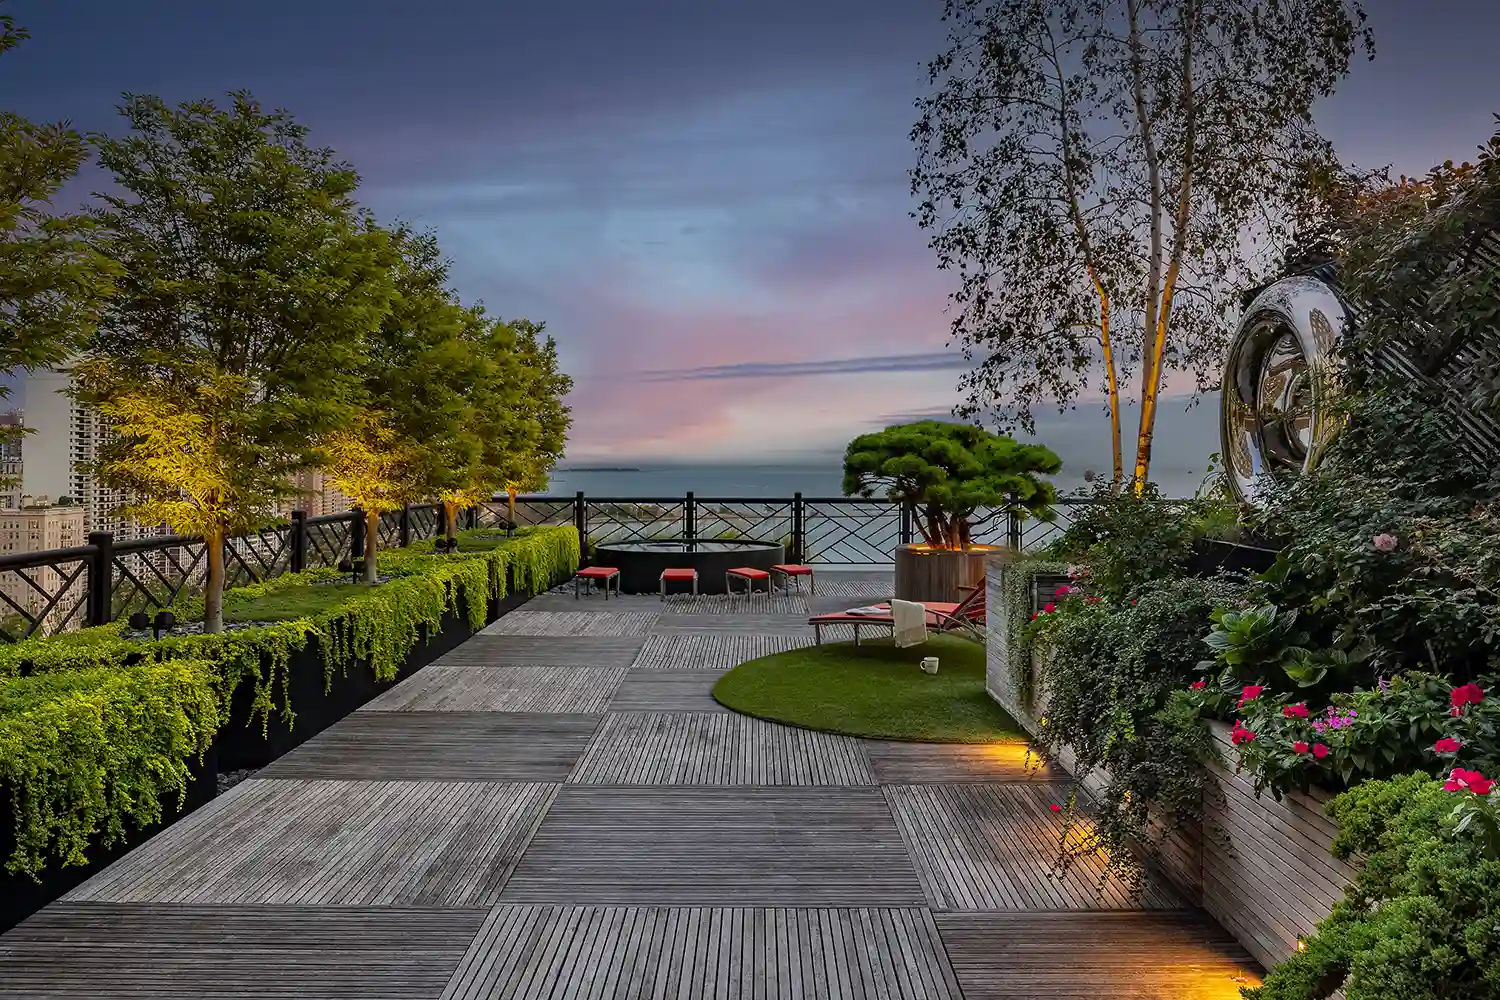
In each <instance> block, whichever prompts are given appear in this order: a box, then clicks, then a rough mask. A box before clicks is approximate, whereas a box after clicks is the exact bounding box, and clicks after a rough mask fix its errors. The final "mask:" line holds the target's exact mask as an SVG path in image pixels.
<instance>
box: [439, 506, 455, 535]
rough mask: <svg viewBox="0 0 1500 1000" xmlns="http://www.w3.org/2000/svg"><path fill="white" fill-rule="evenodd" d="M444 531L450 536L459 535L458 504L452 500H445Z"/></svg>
mask: <svg viewBox="0 0 1500 1000" xmlns="http://www.w3.org/2000/svg"><path fill="white" fill-rule="evenodd" d="M443 532H444V534H445V535H447V537H449V538H453V537H455V536H457V535H458V504H456V503H454V502H453V501H452V500H444V501H443Z"/></svg>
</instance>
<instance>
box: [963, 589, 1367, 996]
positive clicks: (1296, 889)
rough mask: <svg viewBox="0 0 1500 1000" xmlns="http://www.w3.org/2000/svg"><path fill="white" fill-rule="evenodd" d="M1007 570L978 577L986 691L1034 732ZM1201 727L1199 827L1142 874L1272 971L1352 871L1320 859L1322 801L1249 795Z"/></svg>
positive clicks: (1087, 780) (1097, 783) (1163, 849)
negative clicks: (1203, 781) (983, 604)
mask: <svg viewBox="0 0 1500 1000" xmlns="http://www.w3.org/2000/svg"><path fill="white" fill-rule="evenodd" d="M1006 571H1007V564H1006V562H1005V561H1003V560H992V561H991V563H990V565H989V570H988V574H987V579H986V587H987V595H988V606H989V608H990V609H991V610H990V617H989V633H988V641H987V650H988V662H987V669H986V679H985V686H986V689H987V690H988V691H989V694H990V697H991V698H993V699H994V700H995V701H996V702H997V703H998V704H999V705H1000V707H1001V708H1003V709H1005V710H1006V711H1007V712H1008V713H1009V714H1010V715H1011V716H1013V717H1014V718H1015V719H1016V720H1017V722H1019V723H1020V724H1021V726H1023V727H1024V728H1025V729H1026V730H1028V731H1029V732H1031V733H1033V734H1035V733H1036V731H1037V728H1038V721H1037V720H1038V719H1039V718H1040V717H1041V716H1042V715H1043V714H1044V713H1045V712H1046V695H1045V692H1044V691H1043V690H1041V689H1040V686H1039V684H1038V681H1037V679H1038V676H1039V674H1040V673H1041V672H1042V670H1041V665H1040V664H1036V665H1034V666H1033V669H1032V670H1031V671H1030V675H1029V677H1028V678H1026V679H1025V683H1021V682H1020V681H1018V679H1017V671H1016V670H1015V669H1013V664H1012V659H1011V651H1010V635H1011V632H1010V623H1009V621H1008V608H1009V599H1008V596H1007V595H1008V594H1009V591H1010V587H1009V585H1008V584H1007V581H1006ZM1210 730H1211V732H1212V734H1213V737H1214V741H1213V742H1214V745H1215V747H1216V749H1218V751H1219V757H1220V760H1221V763H1218V764H1216V765H1213V766H1211V767H1210V775H1211V778H1212V784H1213V787H1212V789H1211V790H1210V794H1209V795H1208V796H1207V798H1206V801H1205V802H1204V804H1203V805H1204V809H1203V812H1204V819H1203V822H1202V824H1201V825H1199V826H1196V827H1194V828H1179V829H1176V830H1174V831H1173V832H1172V833H1170V834H1169V835H1168V836H1167V837H1166V839H1165V840H1164V841H1163V843H1161V844H1160V845H1159V846H1158V847H1157V852H1156V857H1155V858H1154V859H1152V863H1151V867H1153V868H1154V869H1155V870H1157V871H1158V872H1159V873H1160V874H1162V875H1164V876H1165V877H1166V878H1167V879H1168V880H1169V881H1170V882H1171V883H1172V884H1173V885H1174V887H1176V888H1177V889H1178V891H1179V892H1181V893H1182V894H1183V895H1184V896H1185V897H1186V898H1187V899H1188V900H1190V901H1192V902H1194V903H1197V904H1199V905H1201V906H1202V907H1203V909H1204V910H1205V911H1206V912H1207V913H1209V914H1210V915H1211V916H1213V917H1214V918H1215V919H1216V920H1218V921H1219V923H1220V924H1221V925H1223V927H1224V929H1225V930H1227V931H1229V932H1230V933H1231V934H1233V935H1234V936H1235V938H1236V939H1237V940H1238V941H1239V942H1240V944H1241V945H1243V946H1244V947H1245V949H1246V950H1247V951H1249V952H1250V954H1251V955H1253V956H1254V957H1255V959H1256V960H1257V961H1258V962H1260V963H1261V964H1262V965H1263V966H1265V967H1266V968H1271V967H1273V966H1275V965H1276V964H1278V963H1279V962H1280V961H1282V960H1283V959H1285V958H1287V957H1288V956H1290V955H1292V954H1294V953H1295V952H1296V950H1297V945H1298V942H1299V941H1300V940H1302V939H1303V938H1305V937H1307V936H1309V935H1310V934H1311V933H1312V931H1313V928H1314V927H1315V926H1316V924H1317V922H1318V921H1319V920H1321V919H1322V918H1323V917H1326V916H1327V915H1328V913H1329V911H1330V910H1331V909H1332V908H1333V904H1334V903H1335V902H1336V901H1337V900H1339V899H1341V898H1343V894H1344V889H1345V887H1346V886H1347V885H1348V884H1349V882H1350V881H1352V879H1353V877H1354V872H1355V868H1354V867H1353V866H1352V865H1350V864H1348V863H1346V862H1342V861H1339V860H1337V859H1335V858H1333V857H1332V856H1330V854H1329V846H1330V845H1331V843H1332V841H1333V835H1334V824H1333V822H1332V821H1331V820H1330V819H1328V818H1327V817H1326V816H1325V815H1324V813H1323V805H1324V803H1325V802H1326V801H1327V800H1328V798H1330V796H1328V795H1327V794H1325V793H1316V792H1314V793H1310V794H1308V793H1301V792H1290V793H1288V794H1286V795H1285V796H1284V797H1283V798H1282V799H1281V801H1279V802H1278V801H1276V800H1274V799H1273V798H1272V797H1271V796H1269V795H1266V796H1263V797H1257V796H1256V794H1255V786H1254V782H1253V780H1252V779H1251V777H1250V776H1249V775H1246V774H1237V773H1235V772H1234V770H1233V768H1232V766H1230V765H1228V764H1225V763H1222V761H1223V760H1224V759H1226V758H1227V759H1232V755H1230V753H1229V751H1230V742H1229V727H1228V726H1224V725H1222V724H1218V723H1214V724H1211V725H1210ZM1058 763H1059V764H1060V765H1061V766H1062V767H1063V768H1064V769H1066V770H1068V771H1069V773H1073V774H1074V777H1075V779H1076V780H1078V782H1079V784H1080V785H1081V786H1082V787H1083V788H1084V789H1085V790H1087V791H1089V792H1091V793H1093V792H1096V791H1097V790H1098V789H1099V788H1100V787H1102V786H1103V784H1104V783H1105V782H1106V781H1107V776H1106V775H1102V774H1098V773H1094V774H1085V775H1078V774H1076V773H1074V772H1075V767H1074V760H1073V759H1072V757H1071V755H1070V754H1069V753H1067V752H1066V751H1064V752H1063V753H1061V754H1060V755H1059V759H1058Z"/></svg>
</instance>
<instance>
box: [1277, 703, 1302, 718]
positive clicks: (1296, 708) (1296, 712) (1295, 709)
mask: <svg viewBox="0 0 1500 1000" xmlns="http://www.w3.org/2000/svg"><path fill="white" fill-rule="evenodd" d="M1281 714H1282V715H1284V716H1286V717H1287V718H1288V719H1305V718H1307V706H1306V705H1285V706H1283V707H1282V709H1281Z"/></svg>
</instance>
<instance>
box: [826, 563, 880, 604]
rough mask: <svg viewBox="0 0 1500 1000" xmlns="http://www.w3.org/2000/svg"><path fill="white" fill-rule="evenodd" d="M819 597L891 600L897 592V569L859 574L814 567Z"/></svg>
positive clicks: (866, 600) (867, 600)
mask: <svg viewBox="0 0 1500 1000" xmlns="http://www.w3.org/2000/svg"><path fill="white" fill-rule="evenodd" d="M814 572H815V573H817V577H818V594H817V596H818V597H849V598H854V599H856V600H860V601H865V602H869V601H889V600H890V599H891V595H893V594H895V592H896V574H895V571H894V570H892V571H889V572H885V573H873V574H869V575H859V574H854V573H837V572H830V571H828V570H822V569H816V568H815V569H814Z"/></svg>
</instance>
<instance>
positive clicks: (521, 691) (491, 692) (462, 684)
mask: <svg viewBox="0 0 1500 1000" xmlns="http://www.w3.org/2000/svg"><path fill="white" fill-rule="evenodd" d="M628 672H629V668H628V667H558V666H551V667H506V668H505V669H503V670H492V669H488V668H485V667H453V666H439V665H437V664H433V665H432V666H430V667H428V668H427V669H426V670H423V671H422V672H421V673H417V674H413V675H412V676H410V677H408V678H406V679H405V680H403V681H402V682H401V683H400V684H397V685H396V686H395V687H393V688H391V689H390V690H389V691H387V692H385V693H384V694H382V695H380V696H379V697H378V698H376V699H375V700H374V701H371V702H370V703H368V704H367V705H365V706H364V708H362V709H361V711H364V712H556V713H562V714H572V715H579V714H590V713H596V712H602V711H604V710H605V709H606V708H608V707H609V705H610V703H611V700H612V699H613V698H614V697H615V692H616V689H617V688H618V687H619V686H620V682H621V681H623V680H624V679H625V676H626V674H627V673H628Z"/></svg>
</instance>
